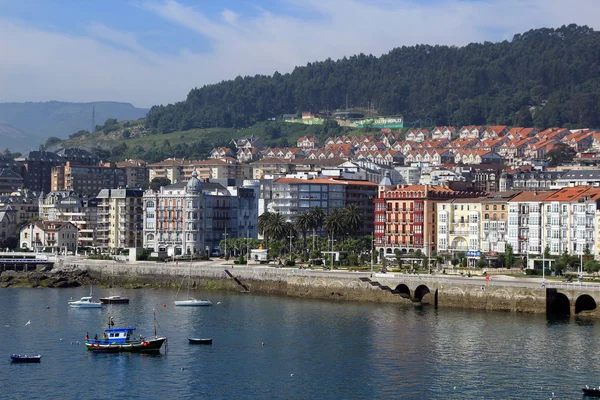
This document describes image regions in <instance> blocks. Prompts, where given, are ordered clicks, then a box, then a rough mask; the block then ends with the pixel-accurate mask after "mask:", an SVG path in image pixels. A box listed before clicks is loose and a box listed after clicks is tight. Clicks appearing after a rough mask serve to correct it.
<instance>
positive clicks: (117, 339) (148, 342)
mask: <svg viewBox="0 0 600 400" xmlns="http://www.w3.org/2000/svg"><path fill="white" fill-rule="evenodd" d="M133 331H135V327H133V326H128V327H122V328H115V327H114V322H113V319H112V317H111V318H109V321H108V328H106V329H105V330H104V333H103V334H102V337H101V338H94V339H89V338H87V336H86V341H85V347H86V348H87V349H88V350H89V351H92V352H94V353H120V352H129V353H158V352H160V349H161V347H162V345H163V344H164V343H165V342H166V341H167V338H166V337H164V336H158V335H157V334H156V315H155V316H154V337H152V338H146V337H144V336H141V335H140V336H137V337H134V335H133Z"/></svg>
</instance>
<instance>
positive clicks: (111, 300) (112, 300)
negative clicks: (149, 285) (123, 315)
mask: <svg viewBox="0 0 600 400" xmlns="http://www.w3.org/2000/svg"><path fill="white" fill-rule="evenodd" d="M100 301H101V302H102V303H104V304H128V303H129V299H128V298H127V297H101V298H100Z"/></svg>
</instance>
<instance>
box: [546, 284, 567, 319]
mask: <svg viewBox="0 0 600 400" xmlns="http://www.w3.org/2000/svg"><path fill="white" fill-rule="evenodd" d="M546 314H547V315H571V302H570V301H569V298H568V297H567V296H566V295H565V294H563V293H560V292H558V291H557V290H556V289H548V290H547V291H546Z"/></svg>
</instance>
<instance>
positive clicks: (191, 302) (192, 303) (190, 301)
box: [174, 266, 212, 307]
mask: <svg viewBox="0 0 600 400" xmlns="http://www.w3.org/2000/svg"><path fill="white" fill-rule="evenodd" d="M187 278H188V283H187V299H185V300H175V301H174V303H175V305H176V306H187V307H203V306H212V302H211V301H210V300H198V299H195V298H193V297H191V296H190V281H191V280H192V267H191V266H190V269H189V275H188V277H187ZM184 279H185V277H183V278H182V279H181V284H180V285H179V289H178V290H177V294H176V295H175V298H177V296H179V291H180V290H181V286H183V281H184Z"/></svg>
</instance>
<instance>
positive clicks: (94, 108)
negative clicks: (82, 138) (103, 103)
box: [91, 106, 96, 133]
mask: <svg viewBox="0 0 600 400" xmlns="http://www.w3.org/2000/svg"><path fill="white" fill-rule="evenodd" d="M91 132H92V133H94V132H96V106H92V131H91Z"/></svg>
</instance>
